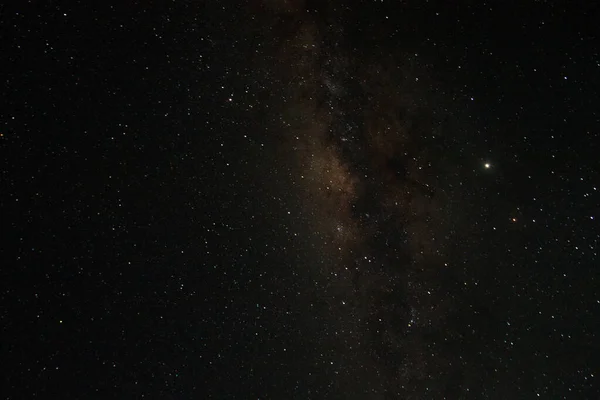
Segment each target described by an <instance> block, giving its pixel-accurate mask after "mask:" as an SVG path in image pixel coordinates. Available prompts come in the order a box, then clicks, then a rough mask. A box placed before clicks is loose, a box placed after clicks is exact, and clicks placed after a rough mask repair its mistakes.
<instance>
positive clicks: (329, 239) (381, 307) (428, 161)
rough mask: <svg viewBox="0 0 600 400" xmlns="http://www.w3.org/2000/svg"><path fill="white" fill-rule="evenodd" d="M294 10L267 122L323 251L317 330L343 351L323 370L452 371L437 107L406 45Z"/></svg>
mask: <svg viewBox="0 0 600 400" xmlns="http://www.w3.org/2000/svg"><path fill="white" fill-rule="evenodd" d="M299 4H300V3H298V4H296V6H298V5H299ZM271 6H273V4H271ZM288 6H289V4H288ZM300 8H301V7H292V8H285V7H284V9H283V10H282V9H277V11H280V12H281V11H285V12H283V13H280V14H276V16H275V18H276V19H277V18H279V19H280V21H283V22H282V23H283V24H285V25H286V26H287V32H288V35H287V36H285V37H282V38H281V40H280V42H279V45H278V46H277V48H276V49H274V50H273V54H272V58H271V60H275V62H276V63H275V64H274V65H272V66H270V67H269V68H270V70H271V71H275V72H274V76H275V77H276V79H277V80H278V81H280V82H282V87H283V89H282V90H283V92H284V99H286V101H285V102H284V103H283V104H281V103H278V104H273V105H272V107H273V109H274V110H276V115H278V116H279V117H278V118H275V121H274V128H273V129H274V130H275V131H277V135H278V140H279V141H280V143H281V147H280V151H281V153H282V160H285V161H284V162H285V163H287V164H288V165H290V166H291V171H292V175H293V176H294V177H293V180H294V182H295V183H296V187H295V189H294V193H295V195H296V196H297V197H298V199H299V200H300V203H301V204H302V208H303V212H304V213H305V214H307V215H310V216H311V219H310V221H309V223H308V231H309V232H307V234H308V233H310V235H312V237H314V238H316V239H315V244H314V245H313V247H312V251H313V252H314V256H315V257H316V258H318V259H319V260H321V262H320V263H319V264H318V266H317V267H316V268H314V269H313V270H311V271H305V272H306V273H308V274H311V277H312V279H314V280H315V285H317V286H320V287H321V288H323V290H322V291H321V292H320V293H321V296H322V297H323V298H324V299H325V302H326V303H327V308H326V310H325V311H323V320H324V321H325V322H324V323H326V324H327V325H328V328H327V329H326V332H331V331H333V332H335V334H333V335H331V337H330V339H329V340H330V341H331V342H332V343H342V344H343V346H345V347H346V348H348V349H349V352H350V353H351V354H352V356H350V355H348V356H347V357H345V358H344V359H343V360H340V363H342V365H343V367H342V368H340V367H337V368H338V369H335V366H334V367H332V368H334V374H336V375H337V376H336V382H344V384H343V385H341V386H340V387H338V388H337V390H338V391H339V392H341V393H346V394H347V395H348V396H350V393H360V390H364V389H365V388H372V389H371V391H372V393H371V395H375V394H376V393H379V394H383V393H396V394H399V393H400V394H402V393H408V391H411V390H412V391H413V392H414V391H415V390H416V392H418V390H417V389H418V388H419V387H420V386H422V385H425V382H427V381H429V378H428V377H429V376H431V375H432V374H435V375H436V376H438V377H440V378H441V377H444V376H447V377H449V376H451V375H452V372H453V368H452V366H451V365H450V364H449V363H447V362H445V361H444V360H445V358H444V354H443V353H444V352H445V351H448V347H449V346H452V345H453V344H452V343H455V342H456V339H457V338H456V337H455V335H454V334H453V332H452V330H451V329H449V328H448V326H447V323H446V321H447V319H448V318H449V317H450V316H451V315H452V313H453V309H454V308H455V307H456V304H454V302H453V300H452V297H451V296H450V295H449V294H448V290H449V288H447V287H444V279H445V277H446V276H447V275H448V274H449V272H448V271H449V268H450V267H449V266H448V263H447V253H448V252H449V251H451V250H450V248H451V246H452V235H453V229H454V222H453V221H454V220H455V219H456V215H457V214H458V210H457V209H456V207H455V206H454V204H455V203H456V195H454V194H452V193H451V190H452V186H453V182H452V181H453V179H452V177H453V167H452V164H451V163H449V162H448V161H447V160H445V158H444V157H443V152H442V149H443V146H444V143H445V138H444V137H443V129H442V127H443V124H442V122H441V121H439V120H438V119H439V117H437V116H436V112H435V108H436V107H442V106H443V104H442V103H441V101H439V100H436V99H435V96H433V95H428V92H429V90H428V87H427V85H431V84H432V83H431V80H430V79H429V78H428V77H427V76H426V74H423V73H421V72H420V71H416V70H414V68H412V67H411V63H410V59H411V58H410V57H411V56H410V54H403V57H402V58H398V56H397V55H396V56H395V57H389V56H386V55H383V54H379V53H377V52H373V53H370V52H369V51H368V49H364V48H363V49H361V48H356V47H354V43H347V42H346V40H345V37H346V33H345V27H346V26H345V25H344V21H343V20H336V22H332V23H327V24H325V23H322V20H323V18H324V17H323V15H316V14H310V13H305V12H302V13H300V12H297V9H300ZM346 22H347V21H346ZM348 23H349V22H348ZM263 68H265V66H263ZM454 345H455V344H454ZM323 346H324V347H327V346H330V345H329V344H326V343H325V344H323ZM342 353H343V352H342ZM346 353H348V352H346ZM336 362H337V360H336ZM332 363H333V362H332ZM356 374H360V376H362V377H363V379H367V380H369V381H370V383H369V384H366V383H365V382H361V383H360V384H357V383H356V381H355V377H356ZM439 382H440V383H439V384H438V385H439V390H448V388H447V387H445V386H447V382H445V381H444V379H440V381H439ZM428 385H431V383H430V382H429V383H428ZM357 390H358V392H357ZM428 390H429V389H428ZM363 395H364V393H363ZM358 397H361V396H360V395H359V396H358ZM347 398H350V397H347Z"/></svg>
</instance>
